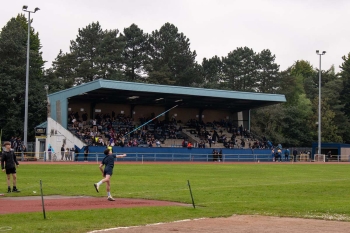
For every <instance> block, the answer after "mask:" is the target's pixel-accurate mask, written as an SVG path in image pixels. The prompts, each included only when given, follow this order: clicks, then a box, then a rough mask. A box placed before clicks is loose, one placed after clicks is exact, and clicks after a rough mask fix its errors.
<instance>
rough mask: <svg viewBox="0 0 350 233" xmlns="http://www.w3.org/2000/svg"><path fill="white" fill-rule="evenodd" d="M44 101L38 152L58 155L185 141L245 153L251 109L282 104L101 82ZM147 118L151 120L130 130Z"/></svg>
mask: <svg viewBox="0 0 350 233" xmlns="http://www.w3.org/2000/svg"><path fill="white" fill-rule="evenodd" d="M48 99H49V103H50V106H49V113H50V114H49V117H48V121H47V124H46V125H45V124H42V125H41V127H42V128H45V130H42V131H41V132H43V131H44V132H46V135H42V134H41V135H40V136H38V138H37V142H36V143H37V146H36V148H37V152H38V153H39V152H43V151H47V149H48V146H51V147H52V148H53V149H54V150H55V151H59V150H60V147H61V146H62V144H64V145H65V146H67V147H68V148H72V147H78V148H80V149H81V148H83V147H84V146H85V145H90V146H93V145H106V144H110V145H113V146H133V145H137V146H135V148H138V147H147V146H150V142H151V146H153V147H156V146H159V143H158V142H157V141H159V142H160V146H161V147H182V146H183V141H190V142H191V143H192V144H193V146H195V147H199V146H204V147H205V148H210V144H211V147H212V148H248V147H249V144H250V145H251V144H252V143H253V142H252V139H251V135H250V109H253V108H258V107H262V106H267V105H272V104H276V103H281V102H285V101H286V99H285V96H284V95H276V94H263V93H248V92H236V91H224V90H213V89H203V88H190V87H178V86H164V85H154V84H145V83H130V82H121V81H111V80H103V79H99V80H95V81H93V82H89V83H86V84H82V85H79V86H76V87H72V88H69V89H67V90H63V91H59V92H56V93H53V94H50V95H48ZM170 108H173V109H171V111H169V112H166V113H165V114H162V113H164V111H166V110H168V109H170ZM158 115H160V116H159V117H157V118H155V116H158ZM150 119H154V120H152V121H151V122H150V123H149V124H146V125H145V126H143V127H141V128H139V129H137V130H135V129H136V128H137V127H139V126H141V125H142V124H143V123H144V122H147V121H148V120H150ZM38 128H40V127H38ZM133 130H135V131H134V132H132V133H130V132H131V131H133ZM126 134H127V135H128V136H127V137H124V135H126ZM208 136H209V138H208ZM210 137H211V138H210ZM111 138H112V139H113V140H111ZM210 141H211V142H212V143H210ZM242 142H244V143H242ZM203 144H204V145H203Z"/></svg>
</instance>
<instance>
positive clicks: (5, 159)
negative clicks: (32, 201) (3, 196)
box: [1, 142, 20, 193]
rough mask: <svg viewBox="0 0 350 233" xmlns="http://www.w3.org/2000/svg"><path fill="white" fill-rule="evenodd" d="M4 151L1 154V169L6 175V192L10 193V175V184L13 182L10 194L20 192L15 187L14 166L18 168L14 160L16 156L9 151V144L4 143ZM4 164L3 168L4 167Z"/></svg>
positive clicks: (15, 175)
mask: <svg viewBox="0 0 350 233" xmlns="http://www.w3.org/2000/svg"><path fill="white" fill-rule="evenodd" d="M4 146H5V150H4V151H3V152H2V157H1V169H2V171H3V172H5V171H6V175H7V192H8V193H10V192H11V174H12V182H13V188H12V192H14V193H18V192H20V191H19V190H18V189H17V187H16V183H17V174H16V166H17V167H18V166H19V163H18V161H17V159H16V155H15V153H14V152H13V150H11V143H10V142H4ZM4 163H5V166H4Z"/></svg>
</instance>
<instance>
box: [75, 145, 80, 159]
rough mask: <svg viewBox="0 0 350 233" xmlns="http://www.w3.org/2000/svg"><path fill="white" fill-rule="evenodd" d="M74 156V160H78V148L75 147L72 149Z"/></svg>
mask: <svg viewBox="0 0 350 233" xmlns="http://www.w3.org/2000/svg"><path fill="white" fill-rule="evenodd" d="M74 156H75V161H78V156H79V150H78V148H77V147H75V150H74Z"/></svg>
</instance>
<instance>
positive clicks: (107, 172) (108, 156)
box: [94, 149, 126, 201]
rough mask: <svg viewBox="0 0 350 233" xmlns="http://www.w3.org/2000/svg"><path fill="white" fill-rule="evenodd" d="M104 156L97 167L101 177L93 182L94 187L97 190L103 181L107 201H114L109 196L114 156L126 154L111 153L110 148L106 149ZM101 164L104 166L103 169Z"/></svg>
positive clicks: (119, 156)
mask: <svg viewBox="0 0 350 233" xmlns="http://www.w3.org/2000/svg"><path fill="white" fill-rule="evenodd" d="M103 153H104V154H105V157H104V158H103V160H102V162H101V164H100V166H99V168H100V171H101V172H102V175H103V177H104V178H103V179H102V180H101V181H100V182H98V183H95V184H94V187H95V189H96V191H97V192H99V188H100V185H101V184H103V183H106V190H107V200H108V201H115V200H114V198H113V197H112V196H111V192H110V190H111V183H110V179H111V176H112V174H113V168H114V159H115V158H123V157H125V156H126V154H120V155H112V151H111V150H110V149H106V150H105V151H104V152H103ZM103 165H104V166H105V167H104V169H103Z"/></svg>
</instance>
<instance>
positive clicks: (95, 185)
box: [94, 184, 100, 192]
mask: <svg viewBox="0 0 350 233" xmlns="http://www.w3.org/2000/svg"><path fill="white" fill-rule="evenodd" d="M94 187H95V189H96V192H99V191H98V189H99V188H100V187H99V185H98V184H94Z"/></svg>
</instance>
